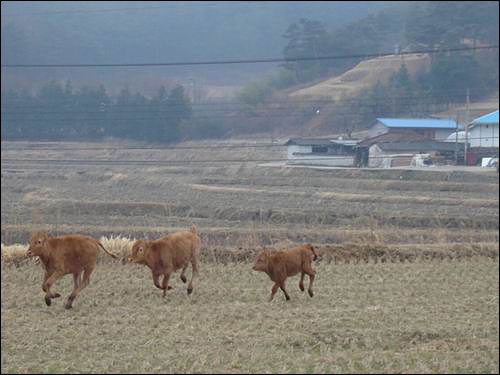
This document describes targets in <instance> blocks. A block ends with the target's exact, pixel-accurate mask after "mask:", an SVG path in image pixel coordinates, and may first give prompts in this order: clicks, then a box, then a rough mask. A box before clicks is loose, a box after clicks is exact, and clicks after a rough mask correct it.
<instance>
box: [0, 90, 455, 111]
mask: <svg viewBox="0 0 500 375" xmlns="http://www.w3.org/2000/svg"><path fill="white" fill-rule="evenodd" d="M457 98H464V95H463V94H460V95H448V96H432V100H446V99H457ZM419 99H430V96H429V95H422V96H397V97H390V96H385V97H373V98H370V101H367V99H366V98H361V99H344V100H342V101H338V102H336V101H333V100H331V101H323V102H321V101H304V102H302V101H290V102H285V101H283V102H277V103H276V104H285V105H286V104H289V105H290V106H288V107H283V106H282V107H278V106H276V107H267V108H266V107H264V108H261V110H266V111H279V110H297V107H296V106H297V105H298V104H310V105H312V106H315V108H316V109H321V108H323V109H324V108H330V107H331V108H342V107H344V108H348V107H349V106H348V105H346V104H347V103H353V104H355V105H357V106H362V105H366V106H373V105H377V104H380V103H381V102H385V103H387V102H392V101H394V100H419ZM363 101H364V103H363ZM179 103H181V102H179ZM266 104H268V103H266ZM341 104H342V105H341ZM416 104H418V105H420V104H421V103H416ZM441 104H442V103H441ZM52 105H53V104H46V105H39V106H9V105H8V106H4V107H3V108H4V111H3V112H2V114H3V115H14V114H21V115H26V114H83V113H89V111H71V110H70V111H40V112H33V111H31V112H11V111H5V108H12V109H41V110H43V109H44V108H48V107H49V106H52ZM74 106H75V107H77V108H89V109H91V110H97V111H99V112H102V113H113V112H112V110H113V109H115V108H118V107H127V108H128V107H141V108H145V109H146V110H130V111H122V110H120V113H151V111H149V110H147V109H148V108H150V109H158V110H168V112H170V113H172V112H179V113H184V111H173V110H172V109H175V108H185V107H186V105H184V103H181V104H177V105H175V104H174V105H170V104H167V103H161V104H143V105H141V104H139V105H133V104H132V105H125V104H123V105H115V104H109V105H105V106H100V105H99V104H95V105H87V106H80V105H78V104H75V105H74ZM211 106H213V107H218V105H216V104H212V105H211ZM318 106H319V107H318ZM204 107H205V108H200V109H195V108H193V106H189V108H191V109H192V111H193V112H232V111H238V110H245V109H248V108H249V107H248V105H245V104H236V103H235V104H229V105H228V106H223V105H221V107H220V108H207V107H208V105H207V106H204Z"/></svg>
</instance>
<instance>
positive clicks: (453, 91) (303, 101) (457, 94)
mask: <svg viewBox="0 0 500 375" xmlns="http://www.w3.org/2000/svg"><path fill="white" fill-rule="evenodd" d="M469 89H470V91H471V92H475V94H476V95H478V94H479V93H482V92H484V86H477V87H469ZM446 93H450V94H448V95H445V94H446ZM437 94H439V96H436V95H437ZM429 95H434V96H432V99H447V98H465V96H466V94H465V92H463V93H461V92H460V91H457V90H456V89H455V88H454V89H439V90H432V91H431V92H429V93H428V94H426V95H422V96H420V95H419V96H415V95H412V96H396V97H390V96H383V97H371V98H370V99H373V100H394V99H428V98H429ZM34 99H35V100H36V98H34ZM146 99H148V100H152V99H151V98H146ZM6 100H7V99H4V102H5V101H6ZM362 100H366V99H364V98H345V99H341V100H335V99H333V98H331V99H326V98H325V97H321V96H319V97H318V99H303V98H299V99H293V98H290V99H284V100H278V99H271V100H266V101H265V102H264V103H262V104H263V105H272V104H290V105H297V104H322V105H336V104H338V103H344V102H354V103H358V102H360V101H362ZM167 103H168V106H170V105H171V104H176V103H179V104H182V105H185V104H186V100H181V99H179V100H169V101H168V102H161V103H148V104H119V103H111V104H104V108H110V107H113V108H115V107H134V108H135V107H145V108H159V107H160V106H166V105H167ZM188 104H189V105H190V106H191V107H198V106H200V107H205V106H214V107H215V106H225V107H227V106H239V107H243V108H248V106H249V105H248V104H246V103H243V102H236V101H215V102H214V101H207V102H204V103H200V102H197V103H192V102H188ZM48 105H50V106H54V105H77V106H78V107H80V108H86V107H88V108H97V107H99V108H102V107H101V103H99V104H93V105H81V104H80V103H78V102H76V101H74V100H71V99H65V100H61V101H57V102H51V103H43V104H42V103H39V104H36V105H24V104H20V105H18V104H8V105H1V108H20V109H31V108H46V107H47V106H48Z"/></svg>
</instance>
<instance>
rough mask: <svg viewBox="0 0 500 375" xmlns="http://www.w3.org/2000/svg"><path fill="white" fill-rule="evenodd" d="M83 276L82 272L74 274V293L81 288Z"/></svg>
mask: <svg viewBox="0 0 500 375" xmlns="http://www.w3.org/2000/svg"><path fill="white" fill-rule="evenodd" d="M81 276H82V272H81V271H80V272H78V273H74V274H73V284H74V286H73V291H74V290H75V289H76V288H78V287H79V286H80V284H81V283H82V278H81Z"/></svg>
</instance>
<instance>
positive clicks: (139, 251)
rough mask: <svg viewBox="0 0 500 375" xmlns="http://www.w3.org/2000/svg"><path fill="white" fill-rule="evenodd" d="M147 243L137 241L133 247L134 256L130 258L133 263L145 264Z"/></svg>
mask: <svg viewBox="0 0 500 375" xmlns="http://www.w3.org/2000/svg"><path fill="white" fill-rule="evenodd" d="M146 247H147V243H146V241H144V240H138V241H135V242H134V244H133V245H132V255H131V256H130V257H129V258H128V261H129V262H132V263H145V261H146Z"/></svg>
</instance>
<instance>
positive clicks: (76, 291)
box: [64, 267, 94, 309]
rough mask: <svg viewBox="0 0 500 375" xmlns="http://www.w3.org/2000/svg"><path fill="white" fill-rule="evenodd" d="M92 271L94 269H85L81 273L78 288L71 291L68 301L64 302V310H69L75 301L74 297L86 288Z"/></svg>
mask: <svg viewBox="0 0 500 375" xmlns="http://www.w3.org/2000/svg"><path fill="white" fill-rule="evenodd" d="M93 270H94V267H92V268H86V269H85V270H84V271H83V277H82V279H81V281H79V283H78V286H77V287H76V288H75V289H74V290H73V292H72V293H71V294H70V295H69V297H68V299H67V300H66V304H65V305H64V308H65V309H71V308H72V307H73V301H74V300H75V298H76V296H77V295H78V294H80V292H81V291H82V290H83V289H84V288H85V287H87V285H89V283H90V274H91V273H92V271H93Z"/></svg>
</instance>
